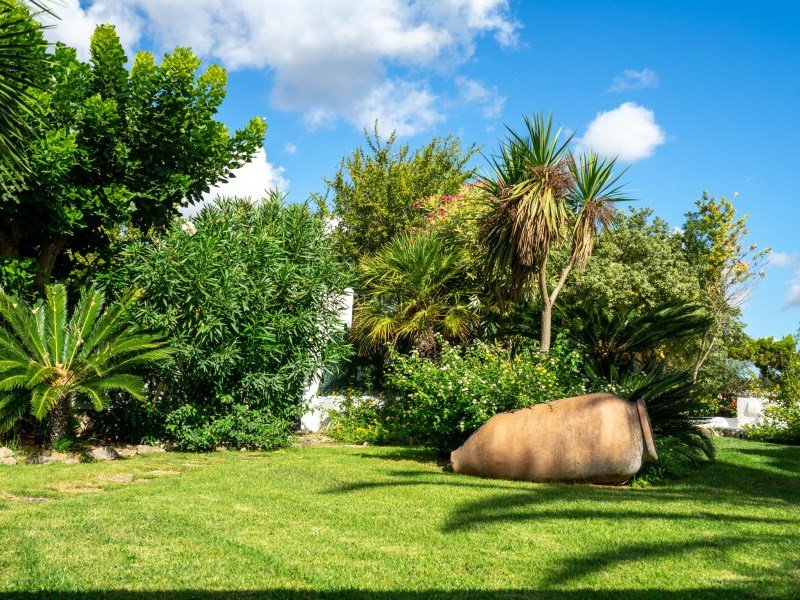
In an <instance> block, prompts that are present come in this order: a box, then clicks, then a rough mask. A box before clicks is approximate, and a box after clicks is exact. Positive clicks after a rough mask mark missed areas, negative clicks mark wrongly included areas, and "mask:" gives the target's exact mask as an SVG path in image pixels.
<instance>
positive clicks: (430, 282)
mask: <svg viewBox="0 0 800 600" xmlns="http://www.w3.org/2000/svg"><path fill="white" fill-rule="evenodd" d="M459 258H460V249H459V248H458V247H448V246H447V245H446V244H445V242H444V240H442V239H440V238H439V237H438V236H436V235H435V234H432V233H427V232H425V233H416V234H414V233H405V234H401V235H398V236H397V237H395V238H394V239H392V241H390V242H389V243H388V244H387V245H386V246H385V247H384V248H383V249H382V250H380V251H379V252H378V253H376V254H374V255H371V256H368V257H366V258H365V259H363V260H362V261H361V264H360V265H359V273H360V275H361V281H362V292H363V293H364V296H365V298H364V300H363V301H362V302H361V303H359V305H358V306H357V308H356V312H355V314H354V316H353V334H354V337H355V339H356V340H357V341H358V342H359V346H360V347H361V349H362V350H363V351H369V350H373V351H374V350H379V349H381V348H382V347H383V346H385V345H387V344H388V345H390V346H391V347H392V348H394V347H396V346H397V344H398V343H402V346H403V348H405V349H407V348H408V347H409V346H410V345H413V346H414V347H415V348H417V350H418V351H420V352H421V353H422V354H426V353H429V352H431V351H433V350H435V346H436V343H435V341H434V340H433V335H434V334H436V333H438V334H442V335H444V336H446V337H447V338H448V339H450V340H463V339H464V338H465V337H466V336H467V335H468V334H469V332H470V330H471V329H472V327H473V325H474V324H475V323H476V322H477V315H476V314H475V312H474V310H472V308H471V307H470V305H469V291H467V290H464V289H463V288H462V274H461V272H460V270H459Z"/></svg>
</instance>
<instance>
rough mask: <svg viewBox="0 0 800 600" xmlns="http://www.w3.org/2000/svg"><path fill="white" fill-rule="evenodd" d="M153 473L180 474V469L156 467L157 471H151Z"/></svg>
mask: <svg viewBox="0 0 800 600" xmlns="http://www.w3.org/2000/svg"><path fill="white" fill-rule="evenodd" d="M150 473H152V474H153V475H180V474H181V472H180V471H171V470H169V469H156V470H155V471H150Z"/></svg>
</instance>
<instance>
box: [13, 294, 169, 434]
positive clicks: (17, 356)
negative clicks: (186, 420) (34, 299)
mask: <svg viewBox="0 0 800 600" xmlns="http://www.w3.org/2000/svg"><path fill="white" fill-rule="evenodd" d="M135 297H136V294H135V292H133V291H131V292H128V293H127V294H125V296H124V297H123V298H122V299H121V300H120V301H119V302H116V303H113V304H111V305H109V306H106V305H105V300H104V297H103V294H102V293H101V292H100V291H98V290H97V289H95V288H91V289H89V290H87V291H86V292H84V293H83V294H82V295H81V298H80V300H79V301H78V303H77V305H76V306H75V308H74V310H73V311H72V314H71V315H69V314H68V303H67V290H66V288H65V287H64V286H63V285H61V284H57V285H53V286H48V287H47V289H46V292H45V299H44V300H43V301H39V302H38V303H37V304H36V305H35V306H33V307H32V308H31V307H30V306H28V305H26V304H25V303H24V302H22V301H20V300H19V299H18V298H16V297H14V296H11V295H8V294H6V293H5V292H1V291H0V320H1V321H2V323H1V324H2V327H0V393H2V394H3V395H2V396H0V432H3V431H7V430H8V429H10V428H11V427H12V426H13V424H14V422H15V421H16V420H17V419H19V418H20V417H22V416H23V415H24V414H25V413H26V412H27V411H28V410H30V412H31V414H33V416H35V417H36V418H37V419H38V420H42V419H44V418H45V417H47V418H48V420H49V434H48V440H47V441H48V443H49V444H50V445H52V443H53V442H54V441H55V440H56V439H58V438H59V437H61V436H63V435H65V434H67V433H68V426H69V421H70V417H71V412H72V406H73V402H74V401H75V400H76V399H77V398H78V397H79V396H84V397H86V398H88V399H89V400H90V401H91V403H92V404H93V405H94V407H95V408H96V409H97V410H101V409H102V408H103V407H104V406H105V405H106V402H107V399H108V392H110V391H111V390H122V391H125V392H128V393H129V394H131V395H132V396H134V397H135V398H138V399H143V398H144V395H145V385H144V384H145V382H144V379H143V378H142V377H141V375H139V374H137V372H138V371H139V370H140V369H141V368H142V367H147V366H149V365H152V364H154V363H157V362H160V361H163V360H165V359H166V358H168V357H169V355H170V354H171V348H170V347H168V346H167V345H166V343H165V342H164V340H163V339H162V338H160V337H159V336H157V335H154V334H151V333H146V332H143V331H140V330H139V329H138V328H136V327H134V326H131V325H130V324H129V323H128V322H127V321H126V320H125V318H124V315H125V312H126V311H127V309H128V308H129V306H130V304H131V303H132V302H133V301H134V300H135ZM20 392H22V393H20Z"/></svg>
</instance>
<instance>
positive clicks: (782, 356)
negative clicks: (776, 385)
mask: <svg viewBox="0 0 800 600" xmlns="http://www.w3.org/2000/svg"><path fill="white" fill-rule="evenodd" d="M728 353H729V354H730V355H731V356H732V357H733V358H737V359H739V360H749V361H750V362H752V363H753V364H754V365H755V366H756V368H757V369H758V370H759V372H760V374H761V378H762V379H763V380H765V381H767V382H773V381H776V380H778V379H779V378H780V376H781V374H782V373H783V372H784V371H785V370H786V369H788V368H789V366H790V365H791V364H792V362H793V361H794V360H795V358H796V356H797V340H795V338H794V336H793V335H787V336H786V337H784V338H782V339H780V340H776V339H774V338H773V337H771V336H770V337H764V338H758V339H753V338H749V337H748V338H745V339H744V340H743V343H741V344H740V345H737V346H732V347H731V348H729V349H728Z"/></svg>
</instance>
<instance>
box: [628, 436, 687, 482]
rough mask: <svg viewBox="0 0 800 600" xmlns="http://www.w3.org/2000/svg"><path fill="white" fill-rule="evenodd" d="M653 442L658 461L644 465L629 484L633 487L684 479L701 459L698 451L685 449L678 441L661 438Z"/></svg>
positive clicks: (670, 438)
mask: <svg viewBox="0 0 800 600" xmlns="http://www.w3.org/2000/svg"><path fill="white" fill-rule="evenodd" d="M655 442H656V450H657V451H658V461H656V462H649V463H645V465H644V466H643V467H642V469H641V470H640V471H639V472H638V473H637V474H636V475H635V476H634V478H633V481H632V482H631V484H632V485H633V486H636V487H646V486H648V485H650V484H653V483H658V482H661V481H668V480H670V479H680V478H681V477H686V476H687V475H689V474H690V473H691V472H692V471H693V470H694V468H695V467H696V466H697V464H698V463H699V462H701V461H702V459H703V455H702V454H701V453H700V451H698V450H695V449H692V448H691V447H687V446H686V444H685V443H684V442H683V441H682V440H680V439H677V438H674V437H670V436H663V437H656V438H655Z"/></svg>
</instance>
